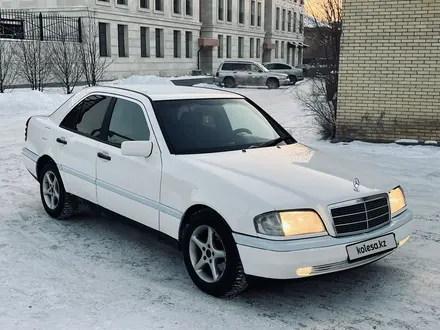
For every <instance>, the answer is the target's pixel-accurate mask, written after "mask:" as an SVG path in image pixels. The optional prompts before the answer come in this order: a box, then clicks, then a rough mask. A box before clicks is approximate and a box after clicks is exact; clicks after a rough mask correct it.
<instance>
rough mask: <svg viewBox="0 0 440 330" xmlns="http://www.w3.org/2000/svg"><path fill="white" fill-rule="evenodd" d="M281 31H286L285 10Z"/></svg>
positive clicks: (284, 11)
mask: <svg viewBox="0 0 440 330" xmlns="http://www.w3.org/2000/svg"><path fill="white" fill-rule="evenodd" d="M281 30H283V31H286V10H285V9H283V18H282V23H281Z"/></svg>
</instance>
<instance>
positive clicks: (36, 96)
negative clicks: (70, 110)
mask: <svg viewBox="0 0 440 330" xmlns="http://www.w3.org/2000/svg"><path fill="white" fill-rule="evenodd" d="M68 97H69V96H68V95H65V94H62V93H51V92H50V91H47V92H38V91H31V90H15V91H12V92H10V93H4V94H0V118H8V117H11V116H14V117H15V116H24V115H28V114H29V115H30V114H36V113H52V112H53V111H54V110H55V109H56V108H58V107H59V106H60V105H61V104H62V103H63V102H64V101H65V100H66V99H67V98H68Z"/></svg>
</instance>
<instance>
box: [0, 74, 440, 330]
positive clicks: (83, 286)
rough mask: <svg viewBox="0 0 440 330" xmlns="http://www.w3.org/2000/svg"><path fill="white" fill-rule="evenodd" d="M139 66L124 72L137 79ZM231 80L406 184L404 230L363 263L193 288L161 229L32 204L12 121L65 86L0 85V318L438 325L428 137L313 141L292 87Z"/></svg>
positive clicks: (298, 132) (41, 324)
mask: <svg viewBox="0 0 440 330" xmlns="http://www.w3.org/2000/svg"><path fill="white" fill-rule="evenodd" d="M137 79H139V78H135V80H137ZM296 88H299V89H301V88H303V89H306V88H307V82H306V81H305V82H302V83H300V84H298V85H297V86H295V87H291V88H283V89H279V90H267V89H264V88H262V89H250V88H239V89H236V91H239V92H241V93H243V94H245V95H247V96H249V97H251V98H252V99H253V100H255V101H256V102H257V103H258V104H260V105H261V106H263V107H264V108H265V109H266V110H267V111H268V112H269V113H271V114H272V115H273V116H274V117H275V118H276V119H277V120H279V121H280V122H281V123H282V124H283V125H284V126H286V127H292V128H293V129H294V132H295V136H296V137H297V139H298V140H299V141H300V142H304V143H308V144H310V145H313V146H314V147H318V148H321V149H323V150H325V151H326V152H331V153H334V154H338V155H341V156H344V157H347V158H351V159H355V160H358V161H363V162H365V163H368V164H370V165H371V166H372V167H373V166H376V167H379V168H380V169H381V170H382V171H384V172H385V173H387V174H389V175H392V176H395V177H396V178H397V179H399V180H400V181H401V182H402V184H403V186H404V187H405V188H406V191H407V195H408V200H409V204H410V206H411V208H412V209H413V211H414V213H415V221H416V231H415V233H414V235H413V236H412V237H411V239H410V240H409V241H408V243H407V244H406V245H404V246H403V247H402V248H401V249H399V250H398V251H396V252H395V253H394V254H392V255H390V256H389V257H387V258H385V259H383V260H381V261H379V262H377V263H375V264H372V265H369V266H366V267H363V268H359V269H355V270H351V271H347V272H342V273H336V274H332V275H326V276H321V277H314V278H309V279H305V280H300V281H287V282H286V281H282V282H280V281H262V282H261V283H260V286H259V287H257V288H256V289H254V290H252V291H249V292H247V293H245V294H243V295H241V296H239V297H237V298H234V299H230V300H219V299H215V298H212V297H210V296H207V295H205V294H203V293H201V292H200V291H199V290H198V289H196V288H195V286H194V285H193V284H192V282H191V280H190V278H189V276H188V275H187V273H186V270H185V267H184V264H183V261H182V258H181V254H180V253H179V251H178V250H176V249H175V248H174V246H172V245H171V244H169V242H168V241H167V240H164V239H163V238H158V236H157V235H156V234H155V233H151V232H150V231H149V230H146V229H145V228H140V227H137V226H132V225H130V224H129V223H127V221H124V220H121V219H115V218H111V219H109V218H105V217H102V216H98V215H96V214H94V213H92V212H90V211H87V210H85V211H84V213H83V214H79V215H78V216H77V217H76V218H75V219H73V220H70V221H55V220H52V219H50V218H49V217H48V216H47V215H46V213H45V212H44V210H43V208H42V205H41V202H40V198H39V193H38V184H37V182H36V181H35V180H34V179H33V178H32V177H31V176H30V175H29V174H28V173H27V171H26V170H25V169H24V167H23V165H22V162H21V148H22V146H23V135H24V124H25V121H26V119H27V118H28V117H29V116H30V115H34V114H42V113H50V112H52V111H53V110H54V109H55V108H56V106H58V105H59V104H61V103H62V102H63V101H64V100H65V99H66V96H65V95H62V94H60V92H59V90H49V91H48V92H45V93H38V92H30V91H18V90H16V91H14V92H12V93H9V94H5V95H0V328H1V329H8V330H9V329H300V328H301V329H303V328H304V329H438V327H439V324H440V310H439V307H438V306H439V302H440V277H439V275H438V274H439V270H440V216H439V214H440V206H439V200H440V148H438V147H434V146H401V145H397V144H367V143H360V142H355V143H351V144H329V143H327V142H322V141H317V136H316V133H315V128H314V125H313V120H312V118H310V117H306V116H305V113H304V111H302V110H301V107H300V105H299V104H298V101H297V100H296V99H295V96H294V95H295V93H294V89H296Z"/></svg>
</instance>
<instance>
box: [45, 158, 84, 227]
mask: <svg viewBox="0 0 440 330" xmlns="http://www.w3.org/2000/svg"><path fill="white" fill-rule="evenodd" d="M48 172H51V173H53V175H54V176H55V177H56V179H57V180H58V186H59V199H58V203H57V205H56V207H55V208H54V209H52V208H50V207H49V206H48V204H47V203H46V200H45V198H44V193H43V189H44V187H43V182H44V177H45V175H46V173H48ZM39 177H40V197H41V202H42V203H43V206H44V209H45V210H46V212H47V214H49V215H50V216H51V217H52V218H54V219H59V220H61V219H68V218H70V217H71V216H72V214H73V213H74V212H75V210H76V208H77V207H78V201H77V199H76V197H75V196H72V195H70V194H68V193H67V192H66V190H65V189H64V184H63V181H62V179H61V176H60V173H59V172H58V168H57V166H56V165H55V164H54V163H52V162H50V163H48V164H46V165H45V166H44V168H43V170H42V171H41V174H40V176H39Z"/></svg>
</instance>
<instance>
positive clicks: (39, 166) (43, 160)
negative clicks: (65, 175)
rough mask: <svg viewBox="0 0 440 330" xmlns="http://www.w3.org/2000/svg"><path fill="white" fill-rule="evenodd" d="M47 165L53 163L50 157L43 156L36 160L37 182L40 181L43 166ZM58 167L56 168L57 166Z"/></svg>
mask: <svg viewBox="0 0 440 330" xmlns="http://www.w3.org/2000/svg"><path fill="white" fill-rule="evenodd" d="M49 163H54V164H55V165H56V163H55V161H54V160H53V158H52V157H50V156H49V155H43V156H41V157H40V158H38V160H37V165H36V166H37V168H36V171H37V180H38V181H40V180H41V172H42V171H43V168H44V166H46V165H47V164H49ZM57 167H58V166H57Z"/></svg>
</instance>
